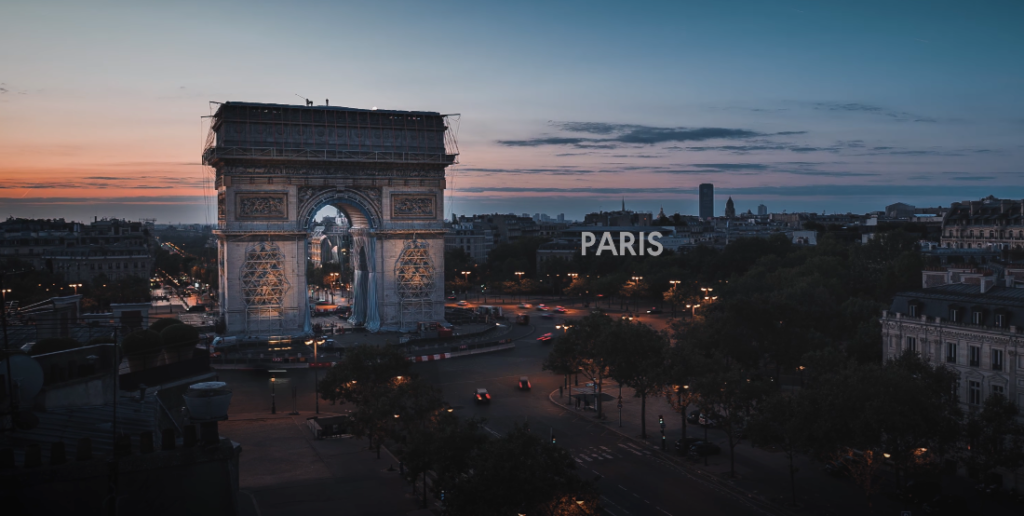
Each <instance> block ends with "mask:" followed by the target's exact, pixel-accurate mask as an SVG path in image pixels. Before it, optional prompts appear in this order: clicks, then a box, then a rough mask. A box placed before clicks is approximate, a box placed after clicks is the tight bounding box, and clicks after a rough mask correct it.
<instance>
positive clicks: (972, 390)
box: [967, 380, 1006, 405]
mask: <svg viewBox="0 0 1024 516" xmlns="http://www.w3.org/2000/svg"><path fill="white" fill-rule="evenodd" d="M990 389H991V391H992V392H991V394H998V395H1000V396H1006V390H1005V388H1004V387H1003V386H1002V385H991V386H990ZM981 401H982V398H981V382H980V381H978V380H968V381H967V403H970V404H971V405H981Z"/></svg>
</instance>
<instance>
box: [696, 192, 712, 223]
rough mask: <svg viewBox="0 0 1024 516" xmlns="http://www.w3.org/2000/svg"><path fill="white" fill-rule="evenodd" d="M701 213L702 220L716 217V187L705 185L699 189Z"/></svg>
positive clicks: (699, 213) (699, 212)
mask: <svg viewBox="0 0 1024 516" xmlns="http://www.w3.org/2000/svg"><path fill="white" fill-rule="evenodd" d="M697 191H698V194H699V195H698V196H699V199H700V200H699V211H698V215H700V219H701V220H708V219H710V218H712V217H714V216H715V185H713V184H711V183H704V184H702V185H700V187H699V188H698V190H697Z"/></svg>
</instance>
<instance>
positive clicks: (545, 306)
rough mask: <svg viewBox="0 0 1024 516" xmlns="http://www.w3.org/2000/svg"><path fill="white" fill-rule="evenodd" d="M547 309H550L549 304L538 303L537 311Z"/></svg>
mask: <svg viewBox="0 0 1024 516" xmlns="http://www.w3.org/2000/svg"><path fill="white" fill-rule="evenodd" d="M547 309H548V305H545V304H540V305H537V311H538V312H543V311H545V310H547Z"/></svg>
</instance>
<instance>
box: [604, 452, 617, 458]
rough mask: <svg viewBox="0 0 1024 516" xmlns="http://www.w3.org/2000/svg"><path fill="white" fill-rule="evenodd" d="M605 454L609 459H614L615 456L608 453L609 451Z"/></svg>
mask: <svg viewBox="0 0 1024 516" xmlns="http://www.w3.org/2000/svg"><path fill="white" fill-rule="evenodd" d="M604 456H605V457H608V458H609V459H614V458H615V457H612V456H611V455H608V454H607V453H605V454H604Z"/></svg>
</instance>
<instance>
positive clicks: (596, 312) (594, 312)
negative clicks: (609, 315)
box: [590, 308, 604, 315]
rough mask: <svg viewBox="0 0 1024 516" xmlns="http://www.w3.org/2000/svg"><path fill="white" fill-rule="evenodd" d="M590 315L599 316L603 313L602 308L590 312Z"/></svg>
mask: <svg viewBox="0 0 1024 516" xmlns="http://www.w3.org/2000/svg"><path fill="white" fill-rule="evenodd" d="M590 313H592V314H595V315H600V314H603V313H604V309H603V308H595V309H593V310H591V311H590Z"/></svg>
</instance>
